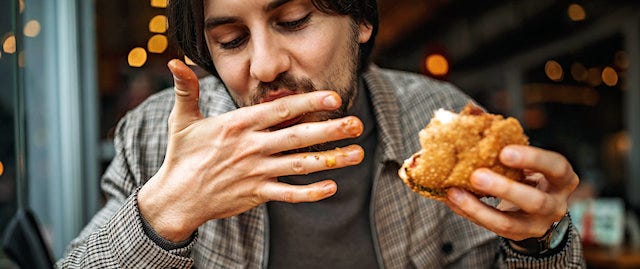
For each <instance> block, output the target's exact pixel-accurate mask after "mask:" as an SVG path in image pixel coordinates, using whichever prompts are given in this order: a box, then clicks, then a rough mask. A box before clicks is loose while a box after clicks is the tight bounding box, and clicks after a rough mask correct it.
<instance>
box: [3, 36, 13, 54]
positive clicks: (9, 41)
mask: <svg viewBox="0 0 640 269" xmlns="http://www.w3.org/2000/svg"><path fill="white" fill-rule="evenodd" d="M2 50H4V52H5V53H8V54H13V53H15V52H16V37H15V36H14V35H13V33H9V34H8V35H7V36H6V37H5V38H4V41H2Z"/></svg>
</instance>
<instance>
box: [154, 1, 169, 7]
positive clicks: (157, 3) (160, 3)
mask: <svg viewBox="0 0 640 269" xmlns="http://www.w3.org/2000/svg"><path fill="white" fill-rule="evenodd" d="M151 6H152V7H159V8H166V7H167V0H151Z"/></svg>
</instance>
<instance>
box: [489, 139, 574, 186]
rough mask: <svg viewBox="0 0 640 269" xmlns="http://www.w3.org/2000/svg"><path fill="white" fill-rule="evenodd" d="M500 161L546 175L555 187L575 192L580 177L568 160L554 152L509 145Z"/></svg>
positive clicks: (501, 155)
mask: <svg viewBox="0 0 640 269" xmlns="http://www.w3.org/2000/svg"><path fill="white" fill-rule="evenodd" d="M500 161H501V162H502V163H504V164H505V165H507V166H511V167H515V168H522V169H530V170H533V171H537V172H540V173H542V174H544V175H545V177H546V178H547V179H548V180H549V183H550V184H551V185H553V186H555V187H560V188H562V189H568V190H569V192H571V191H573V189H575V187H576V186H577V185H578V176H577V175H576V173H575V172H574V171H573V168H572V167H571V164H569V162H568V161H567V159H566V158H565V157H564V156H562V155H560V154H558V153H556V152H553V151H548V150H544V149H540V148H536V147H531V146H521V145H509V146H506V147H505V148H504V149H502V151H501V152H500Z"/></svg>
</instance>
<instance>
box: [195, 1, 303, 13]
mask: <svg viewBox="0 0 640 269" xmlns="http://www.w3.org/2000/svg"><path fill="white" fill-rule="evenodd" d="M305 3H306V4H308V3H310V0H204V8H205V13H210V14H228V13H233V12H238V11H262V12H265V13H266V12H270V11H273V10H276V9H278V8H280V7H283V6H287V5H291V4H305Z"/></svg>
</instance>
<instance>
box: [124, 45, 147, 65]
mask: <svg viewBox="0 0 640 269" xmlns="http://www.w3.org/2000/svg"><path fill="white" fill-rule="evenodd" d="M127 60H128V62H129V66H132V67H141V66H143V65H144V64H145V63H146V62H147V52H146V51H145V50H144V49H143V48H140V47H136V48H133V49H132V50H131V51H130V52H129V56H128V57H127Z"/></svg>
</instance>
